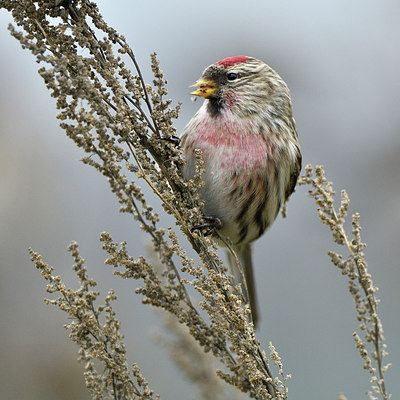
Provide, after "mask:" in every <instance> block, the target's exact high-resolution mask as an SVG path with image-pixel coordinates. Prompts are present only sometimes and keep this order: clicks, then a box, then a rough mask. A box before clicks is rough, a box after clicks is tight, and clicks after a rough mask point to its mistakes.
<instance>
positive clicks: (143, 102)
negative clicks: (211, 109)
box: [0, 0, 388, 400]
mask: <svg viewBox="0 0 400 400" xmlns="http://www.w3.org/2000/svg"><path fill="white" fill-rule="evenodd" d="M0 7H1V8H5V9H7V10H8V11H10V12H11V13H12V15H13V17H14V20H15V22H16V24H17V25H18V26H19V27H20V28H21V29H22V30H21V31H17V30H16V29H15V28H14V27H13V26H12V25H10V26H9V29H10V31H11V34H12V35H13V36H14V37H15V38H17V39H18V40H19V41H20V43H21V44H22V47H23V48H27V49H28V50H30V51H31V52H32V53H33V54H34V55H35V57H36V59H37V62H38V63H40V64H42V65H43V66H42V67H41V68H40V69H39V73H40V75H41V76H42V77H43V79H44V81H45V84H46V85H47V87H48V89H49V90H50V91H51V94H52V96H53V97H54V98H55V99H56V104H57V108H58V109H59V110H60V112H59V114H58V118H59V119H60V120H61V127H62V128H63V129H65V131H66V133H67V135H68V136H69V137H70V138H71V139H72V140H73V141H74V142H75V143H76V145H77V146H79V147H81V148H82V149H83V150H84V152H86V153H87V156H85V157H84V158H83V162H84V163H85V164H88V165H90V166H92V167H94V168H95V169H97V170H98V171H99V172H100V173H101V174H103V175H104V176H105V177H106V178H107V180H108V182H109V184H110V188H111V190H112V192H113V193H114V194H115V195H116V196H117V198H118V201H119V203H120V206H121V207H120V210H121V211H122V212H124V213H127V214H130V215H132V216H133V218H134V219H135V220H137V221H138V222H139V224H140V227H141V229H142V230H143V231H144V232H146V233H147V234H148V235H149V237H150V238H151V241H152V244H153V248H154V252H155V254H157V257H158V260H159V263H160V265H161V268H156V267H155V266H154V263H151V262H149V261H148V260H146V259H145V258H144V257H140V258H138V259H137V258H134V257H132V256H130V255H129V253H128V250H127V244H126V242H122V243H120V244H118V243H115V242H114V241H113V240H112V237H111V236H110V235H109V234H108V233H106V232H104V233H103V234H102V235H101V239H100V240H101V242H102V247H103V249H104V250H105V251H106V252H107V254H108V255H107V260H106V263H107V264H109V265H111V266H112V267H114V268H115V273H116V274H117V275H119V276H120V277H122V278H126V279H135V280H138V281H141V282H142V286H141V287H140V288H138V289H137V293H140V294H141V295H143V298H144V300H143V302H144V303H147V304H151V305H153V306H156V307H160V308H162V309H164V310H166V311H168V312H169V313H170V314H171V315H173V316H174V318H175V319H176V320H177V321H179V323H180V324H182V325H185V326H186V327H187V328H186V329H187V331H188V332H189V333H190V335H191V336H192V337H193V338H194V339H195V340H196V341H197V343H198V344H199V345H200V346H201V347H202V349H203V350H204V351H205V352H209V353H211V354H212V355H213V356H214V357H215V358H216V359H217V360H219V361H220V363H222V368H221V369H220V370H218V371H217V375H218V376H219V377H221V378H222V379H223V380H225V381H226V382H228V383H229V384H231V385H233V386H235V387H237V388H238V389H240V390H241V391H242V392H245V393H247V394H248V395H250V396H251V397H253V398H256V399H271V398H273V399H278V400H283V399H287V386H286V381H287V378H288V376H286V375H284V373H283V370H282V362H281V359H280V357H279V355H278V353H277V352H276V350H275V348H274V346H273V345H272V344H270V349H269V350H270V356H269V358H268V357H267V356H266V354H265V352H263V351H262V350H261V349H260V344H259V342H258V340H257V338H256V336H255V332H254V327H253V324H252V323H251V322H250V321H251V317H250V313H251V312H250V309H249V307H248V305H246V304H245V302H244V301H243V296H242V294H241V291H240V289H239V288H238V287H235V286H234V285H233V283H232V280H231V278H230V277H229V276H228V275H227V274H226V268H225V267H224V266H223V264H222V261H221V259H220V258H219V257H218V254H217V252H216V249H215V247H214V245H213V242H212V241H211V240H210V239H209V238H207V237H204V236H203V235H201V234H200V233H198V232H196V231H194V230H193V226H195V225H197V224H199V223H200V222H201V220H202V214H201V206H202V203H201V200H200V199H199V196H198V189H199V187H201V185H202V181H201V175H202V172H203V167H202V160H201V154H198V163H197V174H196V176H195V178H194V179H193V180H191V181H190V182H186V181H185V180H184V179H183V178H182V174H181V167H182V164H183V160H182V152H181V150H180V148H179V146H176V143H174V142H175V139H176V138H175V136H174V135H175V129H174V127H173V123H172V120H173V119H174V118H177V117H178V114H179V104H178V105H177V106H175V107H171V102H170V100H166V99H165V98H164V96H165V95H166V94H167V89H166V81H165V79H164V76H163V73H162V71H161V70H160V67H159V62H158V60H157V57H156V55H155V54H153V55H152V56H151V68H152V72H153V75H154V80H153V82H152V85H149V84H146V83H145V81H144V78H143V75H142V73H141V70H140V68H139V65H138V62H137V60H136V58H135V55H134V52H133V51H132V49H131V48H130V47H129V45H128V44H127V42H126V40H125V37H124V36H122V35H120V34H119V33H118V32H116V31H115V30H114V29H113V28H111V27H109V26H108V25H107V24H106V23H105V21H104V20H103V18H102V16H101V15H100V13H99V10H98V7H97V5H96V4H95V3H94V2H91V1H87V0H51V1H50V0H48V1H45V0H40V1H29V0H0ZM117 54H118V55H117ZM127 63H129V64H127ZM136 179H139V180H140V179H142V180H144V181H145V182H146V183H147V184H148V185H149V186H150V188H151V189H152V190H153V192H154V193H155V195H156V196H158V198H159V200H160V203H161V205H162V207H163V209H164V211H165V212H166V213H168V214H170V215H172V216H173V217H174V218H175V220H176V224H177V226H178V227H179V229H180V230H181V231H182V233H183V235H184V237H185V238H186V239H187V240H188V241H189V243H190V245H191V247H192V248H193V249H194V251H195V252H196V253H197V254H198V260H197V261H195V260H194V259H192V258H190V257H188V255H187V254H186V251H185V250H184V247H185V246H183V245H181V243H180V240H178V235H177V233H176V232H174V231H173V230H172V229H171V228H169V229H168V230H167V231H166V230H165V229H163V228H162V227H160V226H159V217H158V214H157V213H156V212H154V211H153V208H152V207H151V206H150V205H149V204H148V203H147V201H146V199H145V197H144V195H143V193H142V191H141V189H140V188H139V187H138V186H137V184H136ZM318 179H319V180H318ZM321 179H323V178H321V175H318V177H317V179H316V180H312V177H311V172H310V169H309V168H308V169H307V174H306V176H305V177H303V178H302V183H307V184H311V185H313V186H314V187H315V194H314V197H315V198H317V199H319V197H318V196H324V193H325V191H323V189H322V187H323V182H322V183H320V180H321ZM315 182H316V183H315ZM328 188H329V187H328ZM320 192H322V193H323V194H320ZM326 193H329V190H328V192H326ZM318 201H320V202H321V204H320V206H321V209H322V210H323V211H320V215H321V217H322V220H323V222H325V221H328V222H329V225H330V227H331V229H332V230H333V231H334V232H335V241H336V242H337V243H339V242H343V243H346V245H347V246H348V248H349V250H350V249H351V257H350V258H349V259H346V260H345V261H342V259H341V257H340V256H339V255H337V254H335V253H331V258H332V260H333V261H334V263H335V264H336V265H338V266H340V267H341V268H342V270H343V271H346V273H347V274H348V276H349V277H353V276H356V279H353V278H352V279H351V282H353V281H354V280H355V281H358V282H361V283H362V286H361V287H362V291H363V292H364V293H365V294H366V295H367V300H366V301H365V300H363V299H362V297H361V295H359V290H358V289H357V287H356V286H355V285H354V284H352V286H351V291H352V293H353V294H354V296H355V299H356V304H357V309H358V310H359V315H360V318H361V319H360V320H361V321H362V329H363V330H364V331H365V332H366V333H367V338H366V340H367V341H371V342H372V343H374V345H375V353H373V359H374V360H376V361H377V362H378V364H379V368H378V373H377V374H378V375H377V377H376V383H377V386H376V389H375V391H376V392H377V393H380V394H382V396H383V399H387V398H388V397H387V396H386V394H385V393H386V392H385V387H384V384H383V376H382V374H383V371H384V369H385V368H386V367H385V368H384V367H382V366H381V361H382V358H383V355H384V351H383V347H382V331H381V325H380V322H379V319H378V317H377V314H376V298H375V297H374V293H375V291H376V289H375V288H374V287H373V286H372V283H371V284H368V279H369V276H368V275H367V274H366V264H365V262H364V261H363V254H362V249H363V245H362V244H361V242H357V238H359V226H358V219H357V218H355V219H354V232H355V234H356V235H358V236H356V240H355V242H354V243H353V242H349V241H348V239H347V237H346V236H345V233H344V231H343V232H342V228H340V221H341V218H343V217H344V215H345V212H346V210H347V208H346V207H347V206H346V204H345V203H344V205H343V206H342V207H341V211H340V216H339V217H338V218H337V219H335V218H336V217H335V218H333V216H334V215H335V214H332V215H331V214H329V212H330V213H332V212H331V211H329V212H328V211H327V210H328V209H329V207H331V206H332V204H331V202H330V201H331V200H330V197H329V196H327V197H326V199H325V198H324V199H322V200H318ZM328 205H329V207H328ZM329 210H330V209H329ZM331 221H333V222H331ZM70 251H71V253H72V255H73V257H74V259H75V264H74V269H75V271H76V272H77V275H78V277H79V281H80V284H81V287H80V288H79V289H78V290H72V289H67V288H66V287H65V286H64V284H63V283H62V281H61V278H60V277H58V276H54V275H53V269H52V267H50V266H48V265H47V264H46V263H44V262H43V261H42V258H41V256H39V255H38V254H37V253H35V252H33V251H31V256H32V259H33V261H34V262H35V263H36V266H37V267H38V268H39V269H40V270H41V272H42V274H43V276H44V278H45V279H46V280H48V281H49V282H50V283H49V286H48V291H49V292H50V293H54V292H58V293H59V296H60V297H59V298H57V299H56V300H48V302H49V303H52V304H55V305H57V306H59V307H60V308H61V309H62V310H63V311H65V312H66V313H67V314H69V315H70V316H71V317H72V323H70V324H68V325H66V327H67V328H68V329H69V330H70V336H71V338H72V340H74V341H75V342H76V343H78V345H79V346H80V347H81V350H80V359H81V361H84V362H86V372H85V379H86V384H87V386H88V388H89V390H90V393H91V394H92V396H93V398H95V399H103V398H114V399H152V398H154V394H153V392H152V391H151V390H150V389H149V388H148V385H147V383H146V381H145V380H144V378H143V377H142V376H141V374H140V370H139V368H138V367H137V366H136V365H134V367H133V370H132V371H131V372H130V371H129V369H128V367H127V361H126V358H125V347H124V344H123V342H122V336H121V334H120V332H119V322H118V321H117V320H116V318H115V314H114V312H113V311H112V308H111V305H110V302H111V300H113V299H115V295H114V293H113V292H112V291H111V292H110V293H109V295H108V296H107V297H106V299H105V306H99V307H97V308H95V305H94V302H95V300H96V299H97V297H98V293H97V292H94V291H93V290H91V289H90V288H92V287H94V286H95V285H96V283H95V282H94V281H92V280H90V279H89V278H88V276H87V274H86V270H85V268H84V267H83V260H82V259H81V258H80V256H79V253H78V248H77V245H76V244H75V243H73V244H72V245H71V246H70ZM182 274H184V275H182ZM183 276H184V277H183ZM189 286H191V287H192V288H194V289H195V290H197V292H198V293H200V294H201V295H202V298H203V300H202V301H201V302H200V304H194V302H193V300H192V298H191V297H190V296H189V291H188V287H189ZM200 309H201V310H200ZM101 319H105V322H104V323H103V322H101ZM369 324H375V325H373V328H369ZM356 339H357V344H358V347H359V349H360V352H361V353H362V354H365V346H364V344H363V342H362V341H361V339H359V337H358V336H356ZM363 346H364V347H363ZM95 359H96V360H98V361H100V362H101V363H102V365H103V371H102V372H101V373H99V372H96V370H95V367H94V365H95V364H94V362H93V360H95ZM364 359H365V360H366V367H367V368H368V369H369V370H370V372H371V373H373V376H376V375H375V373H374V369H373V368H372V367H371V366H370V363H367V360H369V358H367V357H366V358H364ZM271 364H272V365H273V366H274V367H276V369H277V370H278V377H274V376H273V375H272V373H271V371H270V365H271ZM188 373H190V371H188ZM199 379H200V378H199ZM201 379H203V378H201ZM215 387H217V386H215ZM204 393H206V392H204ZM207 396H209V395H208V394H206V395H203V397H204V398H207ZM214 398H218V396H217V395H215V397H214Z"/></svg>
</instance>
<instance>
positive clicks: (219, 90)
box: [191, 56, 291, 116]
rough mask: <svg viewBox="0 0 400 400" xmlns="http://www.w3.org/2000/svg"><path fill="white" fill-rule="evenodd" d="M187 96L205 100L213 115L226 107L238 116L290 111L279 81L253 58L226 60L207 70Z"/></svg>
mask: <svg viewBox="0 0 400 400" xmlns="http://www.w3.org/2000/svg"><path fill="white" fill-rule="evenodd" d="M193 87H197V89H196V90H194V91H193V92H192V93H191V94H193V95H195V96H201V97H204V98H205V99H207V100H208V109H209V111H210V112H211V113H212V114H214V115H216V114H218V113H219V112H220V111H221V110H223V109H226V108H229V109H230V110H231V111H232V112H234V113H235V114H238V115H242V116H249V115H252V114H254V113H262V112H263V111H266V110H267V109H268V108H271V110H273V109H274V108H279V109H280V110H281V112H286V113H287V112H288V111H290V109H291V107H290V94H289V89H288V88H287V86H286V84H285V82H284V81H283V80H282V78H281V77H280V76H279V75H278V74H277V73H276V72H275V71H274V70H273V69H272V68H271V67H269V66H268V65H267V64H265V63H264V62H262V61H260V60H257V59H255V58H253V57H247V56H237V57H228V58H225V59H224V60H221V61H218V62H217V63H215V64H212V65H210V66H209V67H207V68H206V69H205V70H204V72H203V74H202V76H201V78H200V79H199V80H198V81H197V82H196V83H195V84H194V85H193Z"/></svg>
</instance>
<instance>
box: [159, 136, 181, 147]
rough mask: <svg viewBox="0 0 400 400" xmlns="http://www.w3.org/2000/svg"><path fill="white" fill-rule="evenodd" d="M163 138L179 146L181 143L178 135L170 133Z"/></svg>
mask: <svg viewBox="0 0 400 400" xmlns="http://www.w3.org/2000/svg"><path fill="white" fill-rule="evenodd" d="M163 140H165V141H167V142H169V143H172V144H174V145H175V146H179V145H180V144H181V139H180V138H179V137H178V136H175V135H172V136H171V137H168V138H163Z"/></svg>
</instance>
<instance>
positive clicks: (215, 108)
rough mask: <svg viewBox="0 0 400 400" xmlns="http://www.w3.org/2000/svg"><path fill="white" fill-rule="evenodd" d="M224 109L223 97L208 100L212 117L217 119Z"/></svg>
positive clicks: (208, 108)
mask: <svg viewBox="0 0 400 400" xmlns="http://www.w3.org/2000/svg"><path fill="white" fill-rule="evenodd" d="M224 107H225V102H224V101H223V100H222V98H221V97H209V98H208V104H207V110H208V112H209V113H210V114H211V116H212V117H216V116H217V115H218V114H219V113H220V112H221V110H222V109H223V108H224Z"/></svg>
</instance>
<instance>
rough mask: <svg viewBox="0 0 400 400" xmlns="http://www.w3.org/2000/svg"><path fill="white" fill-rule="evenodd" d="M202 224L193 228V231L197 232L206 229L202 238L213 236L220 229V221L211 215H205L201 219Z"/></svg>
mask: <svg viewBox="0 0 400 400" xmlns="http://www.w3.org/2000/svg"><path fill="white" fill-rule="evenodd" d="M203 220H204V222H203V223H202V224H200V225H196V226H194V227H193V230H196V231H199V230H203V229H206V231H205V232H204V236H209V235H211V234H213V233H214V232H215V231H217V230H218V229H221V228H222V221H221V220H220V219H219V218H218V217H213V216H211V215H205V216H204V217H203Z"/></svg>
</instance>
